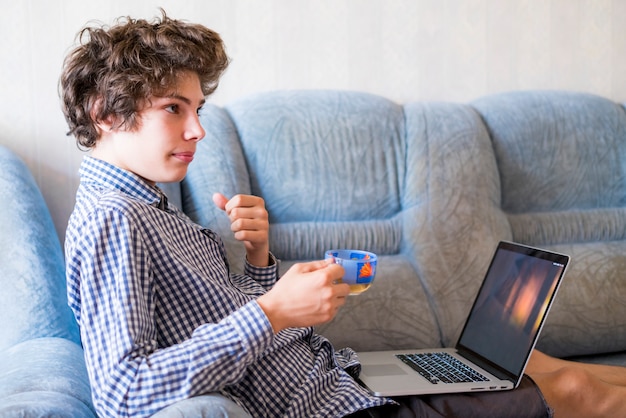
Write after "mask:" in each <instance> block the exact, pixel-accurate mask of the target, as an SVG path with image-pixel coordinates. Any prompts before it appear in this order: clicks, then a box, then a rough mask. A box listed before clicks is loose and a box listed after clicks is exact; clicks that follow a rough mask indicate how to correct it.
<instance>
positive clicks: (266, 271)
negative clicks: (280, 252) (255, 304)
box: [244, 253, 280, 290]
mask: <svg viewBox="0 0 626 418" xmlns="http://www.w3.org/2000/svg"><path fill="white" fill-rule="evenodd" d="M270 260H271V261H272V263H271V264H270V265H269V266H267V267H258V266H255V265H253V264H250V263H249V262H248V260H247V259H246V264H245V267H244V272H245V274H246V275H247V276H250V277H252V278H253V279H254V280H255V281H256V282H257V283H259V284H260V285H261V286H263V288H265V289H266V290H269V289H271V288H272V286H274V284H275V283H276V281H277V280H278V266H279V263H280V261H279V260H278V259H277V258H276V257H274V254H272V253H270Z"/></svg>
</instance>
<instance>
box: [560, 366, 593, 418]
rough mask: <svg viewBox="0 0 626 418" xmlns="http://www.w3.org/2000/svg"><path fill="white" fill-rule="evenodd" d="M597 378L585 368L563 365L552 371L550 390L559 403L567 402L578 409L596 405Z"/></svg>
mask: <svg viewBox="0 0 626 418" xmlns="http://www.w3.org/2000/svg"><path fill="white" fill-rule="evenodd" d="M597 383H598V382H597V379H596V378H595V377H594V376H593V375H591V374H590V373H589V372H587V371H586V370H583V369H580V368H576V367H563V368H561V369H559V370H557V371H555V372H553V373H552V376H551V378H550V386H551V387H550V392H551V393H552V394H553V396H555V397H556V398H557V399H558V402H559V404H561V405H563V404H568V405H569V406H570V407H573V408H576V409H578V410H579V411H585V410H589V409H590V408H591V409H592V408H594V407H596V406H597V401H598V395H600V394H599V393H597V392H598V391H597V389H598V388H597Z"/></svg>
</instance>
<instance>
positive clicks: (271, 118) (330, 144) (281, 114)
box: [0, 91, 626, 417]
mask: <svg viewBox="0 0 626 418" xmlns="http://www.w3.org/2000/svg"><path fill="white" fill-rule="evenodd" d="M201 120H202V123H203V125H204V127H205V129H206V131H207V135H206V137H205V139H204V140H203V141H202V142H200V144H199V148H198V152H197V154H196V158H195V161H194V163H193V164H192V165H191V167H190V170H189V173H188V175H187V177H186V178H185V179H184V180H183V181H182V182H181V183H177V184H167V185H162V186H163V189H164V190H166V192H167V194H168V196H169V197H170V200H171V201H173V202H174V203H176V204H177V205H179V206H180V207H181V208H182V209H183V210H184V211H185V212H186V213H187V214H188V215H189V216H191V217H192V218H193V219H194V220H196V221H197V222H199V223H200V224H203V225H205V226H208V227H210V228H213V229H214V230H216V231H217V232H218V233H219V234H220V235H221V236H222V237H223V239H224V241H225V243H226V247H227V250H228V253H229V259H230V263H231V267H232V269H233V270H235V271H237V270H238V271H241V269H242V264H241V260H242V259H243V254H244V249H243V247H242V246H241V244H240V243H239V242H237V241H236V240H235V239H234V238H233V237H232V233H231V232H230V225H229V222H228V220H227V218H226V217H225V215H224V214H223V213H222V212H221V211H220V210H218V209H217V208H215V207H214V205H213V202H212V199H211V195H212V193H214V192H222V193H224V194H226V195H234V194H236V193H252V194H256V195H259V196H262V197H263V198H264V199H265V201H266V206H267V209H268V212H269V214H270V221H271V225H272V226H271V230H270V240H271V248H272V251H273V252H274V253H275V254H276V256H277V257H278V258H280V259H281V260H282V261H281V270H282V271H284V270H286V269H287V268H288V267H289V266H290V265H292V264H293V263H295V262H298V261H306V260H311V259H318V258H321V257H323V252H324V250H326V249H329V248H336V247H355V248H362V249H366V250H370V251H373V252H376V253H377V254H378V255H379V265H378V271H377V277H376V281H375V283H374V286H373V287H372V288H371V289H370V290H368V291H367V292H366V293H364V294H362V295H359V296H353V297H350V298H349V299H348V303H347V304H346V306H345V307H344V308H343V309H342V310H341V311H340V313H339V314H338V316H337V318H335V320H333V321H332V322H331V323H329V324H325V325H323V326H320V327H319V332H321V333H323V334H324V335H326V336H328V337H329V338H330V339H331V340H332V341H333V342H334V343H335V344H336V345H337V346H346V345H348V346H351V347H353V348H355V349H357V350H370V349H390V348H410V347H422V346H438V345H449V344H452V343H453V342H454V341H455V339H456V337H457V336H458V334H459V332H460V327H461V326H462V323H463V321H464V319H465V316H466V314H467V312H468V310H469V308H470V306H471V303H472V302H473V295H474V294H475V293H476V291H477V289H478V286H479V285H480V283H481V280H482V277H483V275H484V272H485V270H486V268H487V265H488V262H489V260H490V257H491V255H492V252H493V250H494V248H495V246H496V244H497V242H498V241H500V240H513V241H519V242H522V243H526V244H529V245H534V246H539V247H545V248H549V249H553V250H556V251H559V252H564V253H567V254H569V255H571V256H572V261H571V265H570V267H569V269H568V271H567V274H566V277H565V279H564V282H563V284H562V286H561V289H560V291H559V294H558V295H557V299H556V301H555V304H554V307H553V309H552V311H551V313H550V316H549V318H548V321H547V323H546V325H545V327H544V330H543V333H542V336H541V338H540V341H539V343H538V348H540V349H542V350H544V351H546V352H548V353H550V354H553V355H556V356H560V357H573V358H577V359H578V358H584V359H585V360H587V361H596V362H604V363H613V364H621V365H626V303H624V300H626V277H625V276H624V274H623V273H622V272H623V271H624V268H625V267H626V110H625V109H624V107H623V105H621V104H619V103H614V102H612V101H610V100H607V99H604V98H601V97H598V96H594V95H589V94H582V93H573V92H564V91H526V92H513V93H506V94H499V95H492V96H488V97H484V98H481V99H479V100H476V101H473V102H471V103H444V102H414V103H409V104H405V105H399V104H396V103H393V102H391V101H389V100H387V99H385V98H383V97H379V96H375V95H371V94H365V93H360V92H347V91H282V92H281V91H277V92H269V93H264V94H259V95H255V96H251V97H247V98H244V99H241V100H239V101H236V102H234V103H232V104H230V105H227V106H225V107H218V106H211V105H207V106H205V109H204V110H203V112H202V114H201ZM0 163H1V164H2V167H3V172H2V173H1V174H0V196H1V197H3V201H4V202H5V204H4V205H3V207H2V209H0V210H1V211H2V213H1V214H0V231H2V235H1V236H2V243H1V244H0V245H2V250H3V251H2V252H1V255H0V257H2V260H1V261H2V262H1V263H0V280H1V281H2V292H1V293H0V302H1V303H0V318H2V325H1V327H0V338H1V339H0V417H1V416H13V415H11V413H12V412H13V413H14V412H15V411H27V412H26V413H23V414H22V416H93V414H94V413H93V409H92V408H93V407H92V405H91V401H90V399H89V385H88V379H87V376H86V372H85V369H84V362H83V360H82V350H81V348H80V341H79V337H78V333H77V329H76V324H75V323H74V321H73V319H72V318H71V314H70V312H69V310H68V309H67V307H66V300H65V287H64V276H63V262H62V255H61V249H60V246H59V244H58V239H57V237H56V235H55V233H54V228H53V227H52V223H51V221H50V218H49V215H48V212H47V209H46V208H45V204H44V203H43V200H42V199H41V196H40V193H39V191H38V190H37V188H36V186H35V184H34V181H33V180H32V177H31V176H30V174H29V173H28V171H27V170H26V168H25V167H24V165H23V164H22V163H21V162H20V161H19V160H18V159H17V158H16V157H15V156H14V155H13V154H11V153H10V152H9V151H8V150H6V149H2V150H1V152H0ZM7 202H10V204H7ZM5 411H6V412H5ZM60 411H64V413H65V415H63V414H62V413H61V412H60ZM68 411H69V412H68ZM213 412H215V413H216V415H211V413H213ZM158 415H159V416H160V417H170V416H245V413H244V412H243V411H241V409H239V408H238V407H237V406H236V405H234V404H232V403H230V402H229V401H228V400H226V399H224V398H221V397H220V396H218V395H207V396H205V397H201V398H197V399H193V400H189V401H186V402H182V403H179V404H177V405H173V406H172V407H170V408H168V409H167V410H165V411H163V412H162V413H159V414H158Z"/></svg>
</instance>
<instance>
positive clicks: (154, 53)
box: [59, 9, 229, 149]
mask: <svg viewBox="0 0 626 418" xmlns="http://www.w3.org/2000/svg"><path fill="white" fill-rule="evenodd" d="M161 14H162V17H161V18H156V19H155V20H154V21H153V22H148V21H146V20H143V19H137V20H135V19H132V18H130V17H125V18H120V19H118V20H117V21H116V24H115V25H113V26H111V27H107V26H104V25H101V26H98V27H89V26H86V27H84V28H83V29H82V30H81V31H80V32H79V33H78V35H77V42H78V44H79V46H77V47H76V48H75V49H74V50H72V51H71V52H70V53H69V54H68V55H67V57H66V58H65V61H64V63H63V71H62V73H61V77H60V80H59V89H60V96H61V102H62V103H61V105H62V109H63V114H64V115H65V119H66V120H67V123H68V126H69V132H68V135H74V136H75V137H76V141H77V143H78V145H79V147H81V148H85V149H89V148H93V147H94V146H95V144H96V141H97V139H98V137H99V134H98V129H97V128H96V124H97V123H98V122H99V121H104V120H107V119H108V118H112V120H113V121H114V126H115V127H116V128H122V129H127V130H133V129H135V128H136V127H137V125H138V123H139V120H138V117H137V115H138V112H139V111H140V110H141V106H142V105H144V104H145V102H146V100H149V99H150V97H155V96H159V95H165V94H168V93H170V92H169V91H168V90H169V89H171V88H172V87H173V86H174V85H175V83H176V79H177V77H178V76H179V75H180V74H181V73H183V72H186V71H192V72H195V73H196V74H198V78H199V79H200V84H201V86H202V91H203V93H204V95H205V96H208V95H209V94H211V93H212V92H213V91H215V89H216V88H217V85H218V82H219V78H220V76H221V75H222V73H223V72H224V70H225V69H226V67H227V66H228V63H229V59H228V56H227V55H226V51H225V48H224V44H223V42H222V39H221V37H220V36H219V34H217V33H216V32H214V31H212V30H210V29H208V28H206V27H204V26H202V25H199V24H192V23H187V22H184V21H181V20H175V19H171V18H169V17H168V16H167V15H166V13H165V11H163V10H162V9H161Z"/></svg>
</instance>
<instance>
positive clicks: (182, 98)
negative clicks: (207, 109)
mask: <svg viewBox="0 0 626 418" xmlns="http://www.w3.org/2000/svg"><path fill="white" fill-rule="evenodd" d="M165 98H168V99H177V100H180V101H182V102H185V103H187V104H188V105H190V106H191V105H192V101H191V99H189V98H188V97H185V96H181V95H180V94H168V95H166V96H165ZM205 103H206V99H204V98H203V99H202V100H200V103H199V105H200V106H199V107H202V106H204V104H205Z"/></svg>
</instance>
